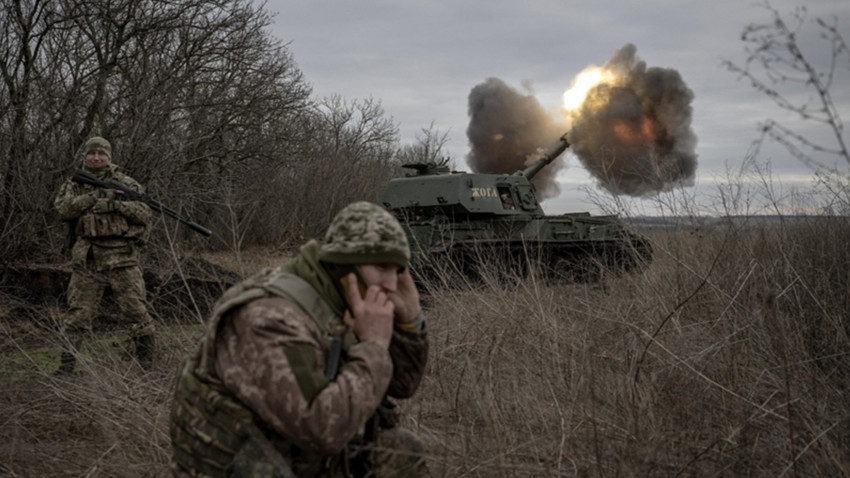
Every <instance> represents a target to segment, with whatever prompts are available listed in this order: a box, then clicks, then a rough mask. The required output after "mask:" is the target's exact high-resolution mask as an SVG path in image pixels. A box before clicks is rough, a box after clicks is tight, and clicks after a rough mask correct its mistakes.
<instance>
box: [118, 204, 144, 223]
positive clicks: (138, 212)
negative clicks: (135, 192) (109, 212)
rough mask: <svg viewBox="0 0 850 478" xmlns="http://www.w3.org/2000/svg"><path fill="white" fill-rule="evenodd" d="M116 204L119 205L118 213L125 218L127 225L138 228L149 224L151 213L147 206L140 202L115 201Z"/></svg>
mask: <svg viewBox="0 0 850 478" xmlns="http://www.w3.org/2000/svg"><path fill="white" fill-rule="evenodd" d="M116 203H117V204H119V206H118V209H117V210H118V212H119V213H121V215H122V216H124V217H126V218H127V221H128V222H129V223H131V224H136V225H139V226H146V225H148V224H150V222H151V219H152V218H153V211H151V208H150V206H148V205H147V204H145V203H143V202H141V201H116Z"/></svg>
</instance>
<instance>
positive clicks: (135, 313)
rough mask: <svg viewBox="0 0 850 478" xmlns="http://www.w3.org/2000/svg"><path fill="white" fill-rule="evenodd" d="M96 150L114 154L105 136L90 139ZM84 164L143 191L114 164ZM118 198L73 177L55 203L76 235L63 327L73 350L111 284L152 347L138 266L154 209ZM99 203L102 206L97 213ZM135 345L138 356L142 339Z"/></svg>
mask: <svg viewBox="0 0 850 478" xmlns="http://www.w3.org/2000/svg"><path fill="white" fill-rule="evenodd" d="M95 149H100V150H101V151H105V152H107V153H108V154H109V155H111V147H110V145H109V142H107V141H106V140H105V139H103V138H98V137H95V138H92V139H90V140H89V141H88V142H87V143H86V152H87V153H88V152H90V151H91V150H95ZM83 167H84V169H86V170H87V171H89V172H90V173H92V174H94V175H96V176H97V177H98V178H99V179H101V180H102V181H119V182H121V183H123V184H125V185H126V186H127V187H129V188H130V189H133V190H135V191H138V192H140V193H141V192H144V191H143V188H142V186H141V185H140V184H139V183H138V182H136V181H135V180H134V179H133V178H131V177H129V176H127V175H126V174H123V173H121V172H120V171H118V167H117V166H115V165H114V164H111V163H110V164H107V165H106V166H105V167H103V168H98V169H90V168H88V167H86V166H83ZM115 197H116V196H115V193H114V191H111V190H110V191H106V190H104V189H100V188H95V187H93V186H90V185H84V184H79V183H76V182H74V181H72V180H70V179H68V180H67V181H65V182H64V183H62V185H61V186H60V188H59V193H58V194H57V196H56V200H55V202H54V206H55V207H56V211H57V212H58V215H59V218H60V219H61V220H63V221H66V222H68V227H69V229H70V231H69V237H71V238H72V241H71V244H70V247H71V265H72V274H71V281H70V283H69V284H68V291H67V295H68V306H69V312H68V315H67V317H66V320H65V323H64V328H65V333H66V335H67V336H68V338H69V340H70V341H71V342H72V343H73V344H74V347H73V348H78V347H79V344H80V342H81V340H82V339H83V337H84V336H86V335H88V334H90V333H91V330H92V320H93V319H94V317H95V314H96V312H97V308H98V306H99V305H100V301H101V299H102V297H103V292H104V290H105V288H106V286H110V287H111V289H112V292H113V295H114V296H115V301H116V303H117V304H118V307H119V309H120V311H121V314H122V316H123V318H124V319H126V320H127V321H128V322H130V323H132V324H133V326H132V327H133V328H132V332H131V335H132V337H133V338H134V339H136V340H138V339H139V338H146V339H147V340H149V341H150V344H149V345H148V347H150V348H152V347H153V345H152V337H153V333H154V324H153V320H151V317H150V315H149V314H148V312H147V308H146V305H145V283H144V280H143V278H142V270H141V267H140V265H139V252H140V251H139V249H140V247H141V246H142V245H144V243H145V242H146V241H147V240H148V237H149V235H150V229H151V219H152V211H151V209H150V207H149V206H148V205H147V204H145V203H143V202H138V201H118V200H116V199H115ZM96 204H98V205H99V207H101V208H102V209H99V210H98V212H95V205H96ZM103 210H106V212H103ZM136 345H137V354H138V353H139V350H138V347H139V343H138V342H137V344H136ZM73 352H74V350H67V351H66V353H65V354H63V364H64V363H65V362H64V361H66V360H71V358H70V357H69V356H67V353H73ZM147 352H148V350H145V353H147ZM150 353H152V350H151V351H150ZM142 355H144V354H142ZM141 358H145V359H147V358H148V357H141ZM71 368H72V369H73V363H72V364H71Z"/></svg>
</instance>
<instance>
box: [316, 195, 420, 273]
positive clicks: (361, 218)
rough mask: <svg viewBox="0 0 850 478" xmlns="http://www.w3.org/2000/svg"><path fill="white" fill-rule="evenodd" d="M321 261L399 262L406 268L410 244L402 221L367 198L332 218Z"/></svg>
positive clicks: (340, 262)
mask: <svg viewBox="0 0 850 478" xmlns="http://www.w3.org/2000/svg"><path fill="white" fill-rule="evenodd" d="M319 260H321V261H323V262H330V263H333V264H397V265H399V266H403V267H407V266H408V265H409V263H410V247H409V246H408V243H407V236H405V235H404V230H403V229H402V228H401V224H399V222H398V221H397V220H396V218H394V217H393V216H392V214H390V213H389V212H387V211H386V210H385V209H384V208H382V207H381V206H378V205H377V204H373V203H370V202H366V201H359V202H355V203H352V204H349V205H348V206H346V207H344V208H343V209H342V210H341V211H340V212H339V213H337V215H336V216H334V218H333V220H332V221H331V224H330V226H329V227H328V231H327V233H326V234H325V239H324V242H323V243H322V245H321V246H320V247H319Z"/></svg>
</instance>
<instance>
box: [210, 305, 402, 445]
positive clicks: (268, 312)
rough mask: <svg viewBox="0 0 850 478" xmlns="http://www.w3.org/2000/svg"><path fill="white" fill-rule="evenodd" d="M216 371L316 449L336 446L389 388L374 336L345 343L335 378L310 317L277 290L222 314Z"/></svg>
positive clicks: (283, 430) (273, 422) (388, 371)
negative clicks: (327, 370)
mask: <svg viewBox="0 0 850 478" xmlns="http://www.w3.org/2000/svg"><path fill="white" fill-rule="evenodd" d="M223 322H224V323H223V325H222V328H221V330H220V332H219V334H218V339H217V340H216V370H217V372H218V375H219V377H220V378H221V380H222V382H223V383H224V385H225V386H226V387H227V388H228V389H229V390H231V391H232V392H233V393H234V394H235V395H236V396H237V397H238V398H239V399H240V400H241V401H242V402H244V403H245V404H246V405H247V406H248V407H250V408H251V409H252V410H254V412H255V413H257V415H258V416H259V417H260V418H261V419H262V420H263V421H264V422H266V423H267V424H269V425H270V426H271V427H272V428H274V429H275V430H276V431H277V432H278V433H280V434H281V436H283V437H284V438H285V439H287V440H288V441H290V442H291V443H294V444H296V445H297V446H299V447H302V448H305V449H309V450H312V451H314V452H316V453H320V454H324V455H330V454H335V453H338V452H339V451H340V450H342V449H343V447H344V446H345V445H346V443H348V442H349V441H350V440H351V439H352V438H353V437H354V435H355V434H356V433H357V432H358V431H359V430H360V429H361V428H362V426H363V425H364V424H365V423H366V420H367V419H368V418H369V416H370V415H372V413H373V412H374V411H375V409H376V408H377V407H378V404H379V403H380V402H381V398H382V397H383V395H384V393H385V392H386V391H387V387H388V385H389V382H390V379H391V376H392V368H393V366H392V362H391V359H390V355H389V353H388V352H387V351H386V350H384V349H383V348H381V347H380V346H378V345H376V344H374V343H369V342H365V343H359V344H355V345H352V346H351V347H350V348H349V349H348V357H347V360H346V362H345V363H344V364H343V365H342V367H341V368H340V371H339V374H338V375H337V378H336V379H335V380H334V381H332V382H331V381H328V379H327V378H325V375H324V364H325V351H324V348H323V347H322V341H321V338H322V336H321V333H320V332H319V330H318V327H317V326H316V324H315V322H313V320H312V319H311V318H309V316H307V315H306V314H305V313H304V312H303V311H302V310H301V309H300V308H299V307H298V306H297V305H295V304H294V303H292V302H290V301H289V300H286V299H282V298H279V297H269V298H263V299H258V300H255V301H253V302H250V303H248V304H246V305H244V306H242V307H241V308H239V309H237V310H236V311H235V312H234V313H232V314H231V315H230V316H229V317H226V318H225V319H224V321H223Z"/></svg>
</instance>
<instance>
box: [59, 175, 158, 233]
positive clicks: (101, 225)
mask: <svg viewBox="0 0 850 478" xmlns="http://www.w3.org/2000/svg"><path fill="white" fill-rule="evenodd" d="M110 179H114V180H115V181H118V182H121V183H124V184H127V183H128V181H127V179H128V176H127V175H125V174H123V173H121V172H119V171H114V172H113V173H112V177H111V178H110ZM94 190H97V188H93V187H92V186H88V185H84V184H76V183H74V193H75V194H76V195H81V194H88V193H89V192H91V191H94ZM149 230H150V226H147V225H146V226H142V225H134V224H130V223H128V222H127V219H126V218H125V217H124V216H123V215H122V214H121V213H119V212H117V211H114V212H108V213H97V214H96V213H88V214H84V215H83V216H81V217H80V218H79V219H77V221H76V225H75V226H74V234H75V235H76V237H82V238H86V239H95V240H98V239H100V240H104V239H106V240H108V239H118V238H121V239H140V240H142V241H143V242H144V241H146V240H147V236H148V235H149V234H150V231H149Z"/></svg>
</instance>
